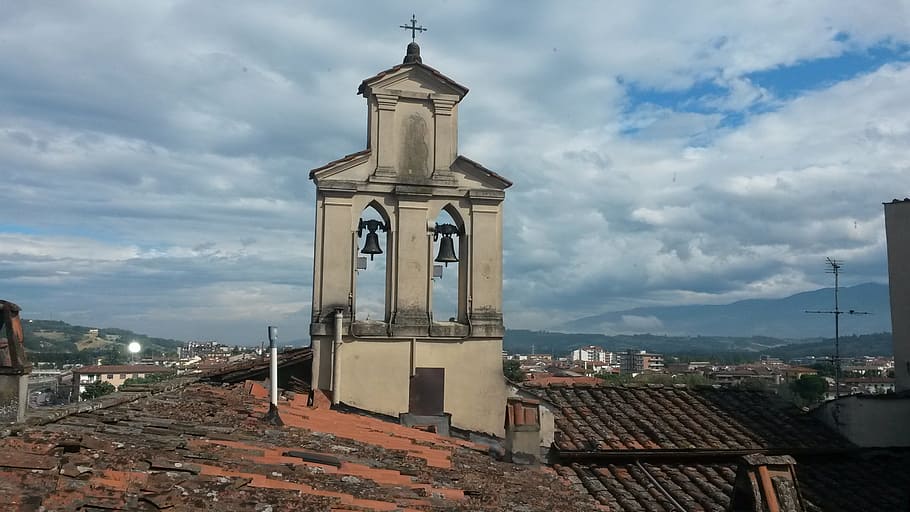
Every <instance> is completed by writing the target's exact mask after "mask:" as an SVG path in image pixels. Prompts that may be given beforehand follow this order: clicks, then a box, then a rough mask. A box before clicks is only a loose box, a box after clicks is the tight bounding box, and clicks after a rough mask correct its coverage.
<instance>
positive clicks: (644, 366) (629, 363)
mask: <svg viewBox="0 0 910 512" xmlns="http://www.w3.org/2000/svg"><path fill="white" fill-rule="evenodd" d="M663 369H664V356H663V354H654V353H650V352H647V351H645V350H632V349H629V350H626V351H625V352H621V353H620V354H619V371H620V373H623V374H629V373H641V372H646V371H651V372H659V371H662V370H663Z"/></svg>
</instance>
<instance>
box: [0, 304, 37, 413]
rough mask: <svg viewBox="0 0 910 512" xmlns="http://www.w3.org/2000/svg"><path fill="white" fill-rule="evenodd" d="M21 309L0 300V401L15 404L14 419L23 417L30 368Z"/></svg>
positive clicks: (26, 403)
mask: <svg viewBox="0 0 910 512" xmlns="http://www.w3.org/2000/svg"><path fill="white" fill-rule="evenodd" d="M21 310H22V308H20V307H19V306H17V305H16V304H13V303H12V302H8V301H5V300H0V405H7V404H10V405H12V404H16V421H18V422H22V421H25V414H26V412H27V411H28V374H29V373H31V372H32V365H31V364H30V363H29V362H28V357H27V356H26V353H25V337H24V336H23V334H22V321H21V320H20V319H19V312H20V311H21ZM4 333H5V334H6V335H5V336H4Z"/></svg>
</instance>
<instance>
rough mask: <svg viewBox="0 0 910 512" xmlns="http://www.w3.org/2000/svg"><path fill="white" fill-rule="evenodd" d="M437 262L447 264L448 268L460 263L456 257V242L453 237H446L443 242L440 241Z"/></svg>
mask: <svg viewBox="0 0 910 512" xmlns="http://www.w3.org/2000/svg"><path fill="white" fill-rule="evenodd" d="M435 261H438V262H439V263H445V264H446V266H447V267H448V266H449V263H455V262H457V261H458V256H456V255H455V242H454V241H453V240H452V236H451V235H444V236H443V237H442V240H440V241H439V255H438V256H436V260H435Z"/></svg>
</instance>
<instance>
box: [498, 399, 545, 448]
mask: <svg viewBox="0 0 910 512" xmlns="http://www.w3.org/2000/svg"><path fill="white" fill-rule="evenodd" d="M505 426H506V460H508V461H510V462H513V463H515V464H530V465H537V464H538V463H539V462H540V401H538V400H532V399H529V398H520V397H509V398H508V400H506V425H505Z"/></svg>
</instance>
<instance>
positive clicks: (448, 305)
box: [431, 205, 466, 322]
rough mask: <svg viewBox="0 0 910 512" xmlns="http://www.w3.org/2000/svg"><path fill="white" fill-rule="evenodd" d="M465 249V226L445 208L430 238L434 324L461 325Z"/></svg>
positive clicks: (456, 214) (437, 218) (451, 208)
mask: <svg viewBox="0 0 910 512" xmlns="http://www.w3.org/2000/svg"><path fill="white" fill-rule="evenodd" d="M465 245H466V237H465V235H464V222H463V221H462V220H461V217H460V216H459V215H458V211H457V210H456V209H455V208H454V207H452V205H446V206H445V208H443V209H442V210H441V211H440V212H439V215H438V216H437V217H436V223H435V229H434V234H433V253H432V254H433V272H432V273H431V280H432V284H431V286H432V287H433V321H435V322H449V321H453V322H463V321H464V318H463V317H464V307H463V303H464V292H463V286H464V284H463V283H462V281H463V279H462V277H463V276H462V274H463V273H464V272H463V265H464V263H465V261H464V260H465V258H464V255H465V254H466V251H465V248H464V246H465Z"/></svg>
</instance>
